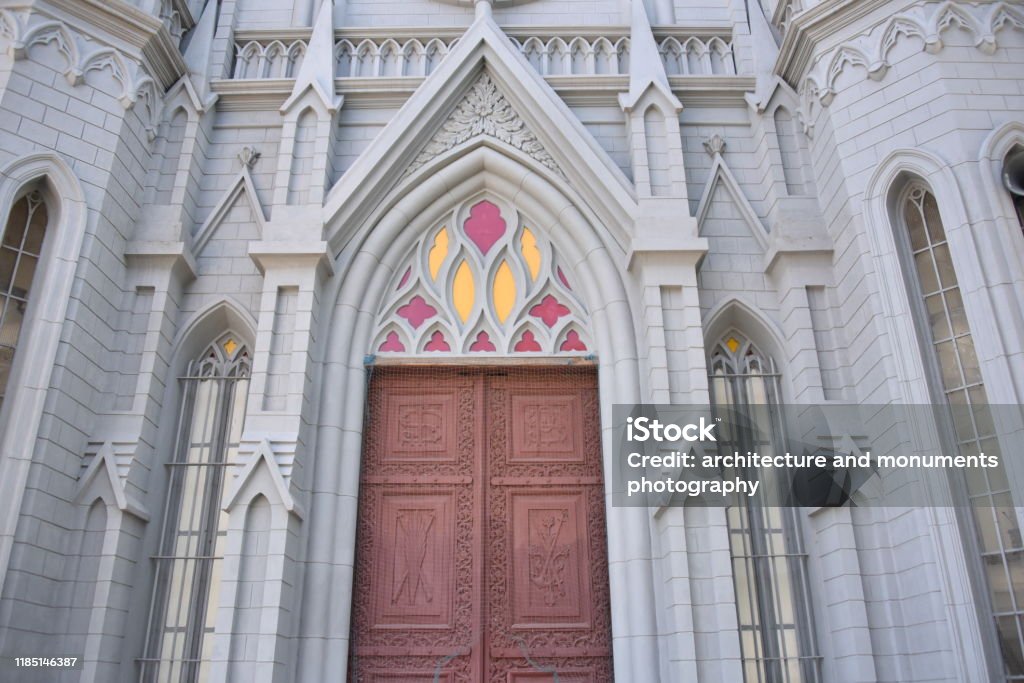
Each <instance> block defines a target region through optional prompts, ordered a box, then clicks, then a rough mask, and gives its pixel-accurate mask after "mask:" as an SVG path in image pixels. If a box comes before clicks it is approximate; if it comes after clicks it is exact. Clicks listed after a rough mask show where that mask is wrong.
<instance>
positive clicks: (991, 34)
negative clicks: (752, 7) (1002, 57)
mask: <svg viewBox="0 0 1024 683" xmlns="http://www.w3.org/2000/svg"><path fill="white" fill-rule="evenodd" d="M809 11H810V10H809ZM1007 27H1010V28H1015V29H1017V30H1024V8H1021V7H1020V5H1019V4H1014V3H1010V2H989V3H973V2H956V1H947V2H938V1H924V2H917V3H913V4H912V5H910V6H909V7H906V8H905V9H903V10H902V11H900V12H893V13H891V14H889V15H888V16H887V17H885V19H884V20H883V21H880V22H876V23H875V24H873V25H872V26H871V27H870V28H867V29H864V30H862V31H859V32H857V34H856V35H854V36H850V37H849V38H848V39H846V40H844V41H843V42H841V43H839V44H834V43H833V44H830V45H829V47H828V49H826V50H823V51H819V52H817V53H816V54H814V55H813V56H811V57H810V61H809V64H807V65H806V66H802V67H800V71H799V86H798V88H797V92H798V93H799V95H800V100H801V111H800V114H801V118H802V119H803V121H804V125H805V127H807V126H808V125H809V123H810V122H812V121H813V112H814V110H815V108H816V107H818V106H824V107H828V106H829V105H830V104H831V103H832V100H833V99H834V98H835V96H836V94H837V91H836V83H837V82H838V79H839V77H840V75H842V74H843V72H844V71H845V70H846V69H847V68H849V67H858V68H860V69H863V73H864V77H865V78H869V79H871V80H873V81H881V80H882V79H883V78H885V77H886V75H887V74H888V72H889V68H890V67H891V66H892V63H891V62H890V59H889V54H890V52H891V51H892V50H893V48H894V47H895V46H896V45H897V43H899V42H900V41H903V40H907V39H911V38H913V39H918V40H920V41H921V42H922V43H923V45H924V49H925V51H926V52H928V53H929V54H933V55H935V54H938V53H940V52H941V51H942V50H943V49H944V47H945V44H944V42H943V34H944V33H945V32H946V31H948V30H951V29H953V28H956V29H960V30H963V31H966V32H967V33H969V34H971V36H972V37H973V39H974V47H975V48H977V49H978V50H979V51H980V52H981V53H982V54H984V55H988V56H992V55H994V54H995V53H996V50H997V49H998V47H999V44H998V43H999V32H1000V31H1001V30H1003V29H1005V28H1007ZM793 73H794V74H797V73H798V72H796V71H794V72H793Z"/></svg>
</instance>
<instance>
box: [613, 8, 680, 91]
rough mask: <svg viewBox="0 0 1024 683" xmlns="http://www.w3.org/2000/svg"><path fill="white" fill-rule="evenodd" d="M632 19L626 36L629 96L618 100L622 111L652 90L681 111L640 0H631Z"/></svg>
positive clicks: (645, 10)
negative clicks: (627, 37)
mask: <svg viewBox="0 0 1024 683" xmlns="http://www.w3.org/2000/svg"><path fill="white" fill-rule="evenodd" d="M632 6H633V19H632V23H631V27H630V35H629V92H628V93H624V94H622V95H620V96H619V103H620V104H621V105H622V108H623V109H626V110H629V109H632V108H633V107H635V106H636V103H637V102H638V101H639V100H640V98H641V97H642V96H643V94H644V93H645V92H647V89H648V88H650V87H652V86H653V87H654V88H656V89H658V90H659V91H661V93H662V94H663V95H664V96H665V97H666V98H668V100H669V102H670V103H671V104H672V106H674V107H676V108H677V109H682V108H683V105H682V104H681V103H680V102H679V99H678V98H676V96H675V95H673V94H672V88H671V86H669V84H668V75H667V74H666V73H665V65H664V64H663V63H662V61H661V53H660V52H659V51H658V44H657V42H655V40H654V32H653V31H652V30H651V22H650V20H649V19H648V18H647V9H646V8H645V7H644V0H632Z"/></svg>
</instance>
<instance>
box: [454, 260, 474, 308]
mask: <svg viewBox="0 0 1024 683" xmlns="http://www.w3.org/2000/svg"><path fill="white" fill-rule="evenodd" d="M452 299H454V303H455V310H456V311H458V313H459V317H460V318H462V322H467V321H468V320H469V315H470V314H471V313H472V312H473V304H474V303H475V302H476V283H474V282H473V271H472V270H470V267H469V264H468V263H466V260H465V259H463V260H462V263H461V264H459V269H458V270H457V271H455V282H454V283H453V285H452Z"/></svg>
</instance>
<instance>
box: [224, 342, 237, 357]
mask: <svg viewBox="0 0 1024 683" xmlns="http://www.w3.org/2000/svg"><path fill="white" fill-rule="evenodd" d="M237 348H238V343H237V342H235V340H234V339H231V338H230V337H229V338H228V340H227V341H226V342H224V350H225V351H227V354H228V358H230V357H231V356H233V355H235V349H237Z"/></svg>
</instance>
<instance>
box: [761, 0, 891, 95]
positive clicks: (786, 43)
mask: <svg viewBox="0 0 1024 683" xmlns="http://www.w3.org/2000/svg"><path fill="white" fill-rule="evenodd" d="M889 1H890V0H823V1H822V2H821V3H820V4H818V5H815V6H814V7H811V8H810V9H807V10H805V11H803V12H800V13H799V14H797V15H796V16H795V17H793V21H792V23H791V24H790V25H789V29H788V30H787V31H786V35H785V37H784V38H783V40H782V46H781V47H780V48H779V59H778V61H777V62H776V63H775V73H776V74H778V75H779V76H781V77H782V78H784V79H785V80H786V81H787V82H788V83H789V84H790V85H793V86H794V87H795V86H796V84H797V83H798V82H799V81H800V78H801V77H802V76H803V74H804V72H805V71H806V70H807V67H808V65H809V64H810V62H811V58H812V57H813V56H814V54H815V52H816V51H817V49H818V47H819V45H820V43H821V41H822V40H824V39H826V38H828V37H829V36H832V35H834V34H836V33H838V32H840V31H842V30H843V29H845V28H847V27H849V26H850V25H851V24H853V23H854V22H855V21H857V20H858V19H861V18H862V17H865V16H867V15H868V14H870V13H871V12H873V11H875V10H876V9H877V8H879V7H882V6H884V5H886V4H887V3H888V2H889Z"/></svg>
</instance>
